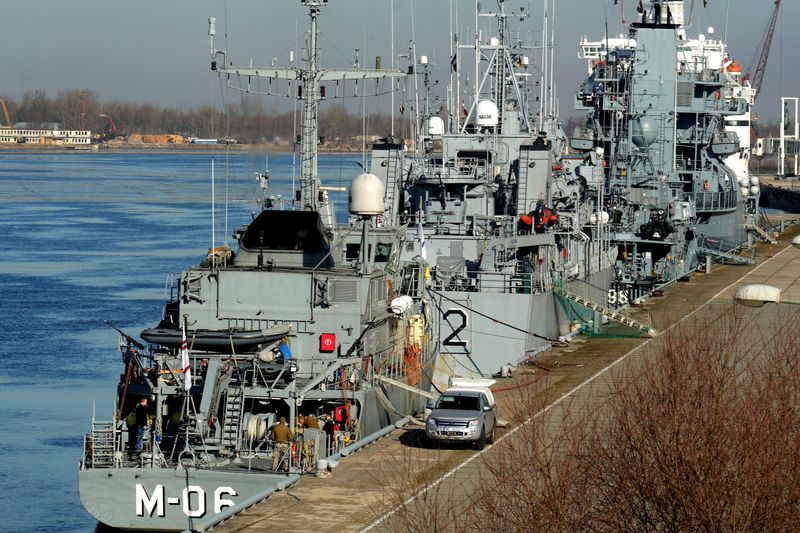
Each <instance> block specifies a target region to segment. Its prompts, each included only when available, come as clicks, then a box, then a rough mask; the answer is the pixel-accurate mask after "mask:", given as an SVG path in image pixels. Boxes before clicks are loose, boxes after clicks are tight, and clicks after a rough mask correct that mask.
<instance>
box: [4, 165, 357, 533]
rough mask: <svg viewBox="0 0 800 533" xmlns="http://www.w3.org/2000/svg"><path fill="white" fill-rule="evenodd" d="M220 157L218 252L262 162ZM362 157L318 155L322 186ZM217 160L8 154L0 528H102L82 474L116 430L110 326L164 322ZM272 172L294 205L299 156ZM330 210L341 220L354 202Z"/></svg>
mask: <svg viewBox="0 0 800 533" xmlns="http://www.w3.org/2000/svg"><path fill="white" fill-rule="evenodd" d="M213 158H214V160H215V167H216V172H215V175H216V176H215V177H216V185H217V186H216V197H217V201H218V202H221V201H224V199H225V196H226V191H227V197H228V199H229V200H230V201H229V203H228V204H229V206H230V207H229V208H228V220H229V222H228V223H227V231H226V222H225V209H224V206H223V205H222V204H221V203H218V205H217V210H216V240H217V244H221V242H222V240H223V239H224V237H225V233H227V234H228V235H230V233H231V231H232V229H233V228H234V227H236V226H238V225H240V224H242V223H245V222H247V221H248V220H250V217H251V213H252V212H253V210H255V209H257V208H256V205H255V202H252V201H250V200H252V199H253V198H255V197H256V195H258V194H259V191H258V188H257V183H256V180H255V176H254V173H256V172H259V171H263V169H264V166H265V156H264V155H256V154H235V155H230V156H226V155H225V154H224V153H221V154H216V155H214V156H213ZM359 159H360V157H358V156H349V155H348V156H338V155H336V156H334V155H331V156H322V157H321V159H320V174H321V176H322V177H323V183H325V184H327V185H341V186H344V185H347V184H348V183H349V181H350V179H351V178H352V177H354V176H355V175H357V174H359V173H360V172H361V170H360V169H359V167H358V166H357V165H356V161H358V160H359ZM211 160H212V154H209V153H203V154H196V153H158V154H133V155H130V154H113V153H76V154H51V153H34V152H21V153H17V152H13V153H11V152H0V198H2V208H1V209H0V235H2V236H3V238H4V239H5V241H4V242H5V243H6V244H5V249H6V251H5V252H3V253H2V255H0V289H1V291H2V292H0V297H2V299H3V305H2V308H1V310H0V421H2V430H0V465H2V468H0V509H4V510H5V513H4V516H3V518H2V520H1V521H0V531H14V532H23V531H26V532H27V531H59V532H86V531H93V530H94V529H95V526H96V522H95V521H94V520H93V519H92V518H91V517H90V516H89V515H88V514H87V513H86V512H85V511H84V510H83V507H82V506H81V504H80V501H79V499H78V488H77V468H78V460H79V458H80V455H81V446H82V444H83V434H84V433H85V432H86V431H87V430H88V429H89V426H90V419H91V416H92V410H93V409H96V410H97V412H98V418H100V419H108V417H109V416H110V413H111V411H112V409H113V406H114V388H115V384H116V381H117V379H118V377H119V373H120V371H121V369H122V365H121V363H120V354H119V352H118V351H117V350H116V346H117V333H116V332H115V331H114V330H113V329H111V328H110V327H108V326H106V325H105V324H104V320H107V321H109V322H111V323H113V324H114V325H116V326H117V327H120V328H122V329H124V330H126V331H127V332H130V333H132V334H134V335H135V336H138V332H139V331H141V330H142V329H143V328H145V327H150V326H153V325H155V324H156V323H157V322H158V320H159V319H160V317H161V312H162V306H163V303H164V287H165V281H166V276H167V274H170V273H172V274H174V273H177V272H179V271H180V270H182V269H184V268H186V267H188V266H190V265H192V264H196V263H197V262H199V261H200V259H202V257H203V256H204V255H205V253H206V251H207V250H208V248H209V247H210V246H211V235H212V228H211V226H212V224H211V170H210V169H211ZM269 168H270V173H271V180H270V194H274V195H276V196H277V195H278V194H282V195H283V196H284V197H287V198H290V197H291V190H292V174H293V172H292V156H291V155H271V156H270V158H269ZM297 175H298V176H299V170H298V171H297ZM226 184H227V185H226ZM334 201H335V203H336V205H337V212H339V213H342V211H343V210H344V208H345V204H346V202H347V195H346V194H344V193H337V194H335V195H334ZM340 218H341V215H340ZM229 240H230V238H229Z"/></svg>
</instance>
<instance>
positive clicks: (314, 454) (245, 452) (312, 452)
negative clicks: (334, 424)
mask: <svg viewBox="0 0 800 533" xmlns="http://www.w3.org/2000/svg"><path fill="white" fill-rule="evenodd" d="M319 422H320V429H318V430H317V429H312V428H305V429H304V430H303V431H302V432H296V433H295V435H294V439H293V440H292V441H291V442H290V443H289V447H288V449H287V450H286V452H285V454H282V455H281V456H280V457H279V458H278V465H279V468H287V469H288V470H289V471H290V472H296V471H297V470H299V471H301V472H310V471H313V470H314V469H315V468H316V465H317V462H318V461H319V460H320V459H326V458H328V457H331V456H333V455H338V454H339V453H340V452H341V451H342V449H344V448H345V447H347V446H349V445H350V443H352V442H356V441H358V440H359V439H360V438H361V434H360V431H359V429H358V427H357V426H356V427H354V428H351V429H345V430H339V429H338V428H336V429H335V430H334V432H333V434H328V433H326V432H325V431H324V424H325V422H324V421H323V420H320V421H319ZM274 451H275V442H274V441H273V440H272V439H271V438H269V437H265V438H264V439H260V440H253V441H248V442H247V443H246V446H245V448H244V449H242V450H241V457H242V459H243V460H244V461H245V463H247V461H248V460H249V459H253V458H256V457H264V458H266V457H272V455H273V453H274Z"/></svg>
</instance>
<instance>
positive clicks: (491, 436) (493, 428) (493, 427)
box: [486, 422, 497, 444]
mask: <svg viewBox="0 0 800 533" xmlns="http://www.w3.org/2000/svg"><path fill="white" fill-rule="evenodd" d="M495 429H497V422H495V424H494V425H493V426H492V432H491V433H490V434H489V438H488V439H486V442H487V443H489V444H494V430H495Z"/></svg>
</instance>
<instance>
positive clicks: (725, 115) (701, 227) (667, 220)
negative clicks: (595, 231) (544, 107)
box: [572, 0, 770, 302]
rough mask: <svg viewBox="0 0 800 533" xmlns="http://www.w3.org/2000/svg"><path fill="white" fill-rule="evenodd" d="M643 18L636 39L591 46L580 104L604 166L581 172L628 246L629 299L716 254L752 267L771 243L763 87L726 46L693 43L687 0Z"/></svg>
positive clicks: (621, 245) (620, 283) (623, 262)
mask: <svg viewBox="0 0 800 533" xmlns="http://www.w3.org/2000/svg"><path fill="white" fill-rule="evenodd" d="M637 11H639V17H640V20H639V21H637V22H634V23H633V24H632V25H631V26H630V30H629V34H628V35H627V36H620V37H619V38H615V39H609V38H608V37H606V38H605V39H603V40H602V41H597V42H594V43H589V42H588V41H584V42H583V43H582V44H581V46H582V49H583V54H584V57H585V58H586V59H587V60H588V61H589V62H590V63H589V76H588V78H586V80H585V81H584V82H583V83H582V84H581V86H580V88H579V90H578V92H577V95H576V108H577V109H581V110H585V111H586V112H587V119H586V126H585V128H579V129H578V130H577V131H576V132H575V134H574V136H573V138H572V146H573V147H574V148H576V149H577V150H579V151H580V152H582V153H584V154H587V155H586V156H584V158H583V159H581V160H580V161H581V162H585V161H587V160H589V159H592V160H594V161H596V162H598V163H599V164H600V167H602V172H597V170H598V168H597V166H595V167H594V168H590V169H586V166H585V165H580V166H576V168H575V169H574V171H573V173H574V175H576V176H577V177H578V178H579V179H580V180H581V185H582V187H584V189H585V190H586V191H587V192H586V193H587V194H588V195H589V196H594V197H595V198H596V200H595V201H597V202H598V203H602V205H603V210H604V211H605V212H606V214H607V215H606V216H605V218H606V219H607V220H608V223H609V226H610V228H611V232H612V237H611V238H612V240H613V241H614V243H615V244H616V245H617V247H618V249H619V255H618V258H617V261H616V266H615V270H616V273H615V287H614V289H612V290H613V291H614V292H612V293H610V299H616V300H618V299H619V298H620V297H622V298H623V299H624V301H626V302H627V301H633V300H634V299H636V298H639V297H641V296H643V295H644V296H646V295H647V294H649V293H651V292H652V291H653V290H654V289H657V288H659V287H662V286H665V285H667V284H669V283H671V282H672V281H674V280H676V279H680V278H681V277H683V276H685V275H686V274H687V273H689V272H692V271H694V270H696V269H697V268H698V266H700V265H701V263H702V262H703V260H704V258H706V257H710V258H712V259H713V260H715V261H727V262H734V263H737V262H738V263H742V262H749V261H750V260H749V259H747V258H743V257H742V256H741V255H740V254H739V253H738V252H739V251H740V250H741V249H742V248H743V247H745V246H747V245H748V244H750V243H751V242H752V238H751V236H752V237H756V238H764V239H769V238H770V237H769V235H768V234H766V233H765V232H764V231H763V230H762V229H761V228H759V226H758V225H757V216H756V209H757V203H758V194H759V187H758V181H757V178H751V177H750V176H749V175H748V173H747V159H748V158H749V150H750V147H749V146H748V144H749V133H750V131H749V130H750V128H749V115H750V106H751V104H752V101H753V91H752V89H751V87H750V86H749V83H748V82H747V81H745V80H743V79H742V74H741V69H740V68H738V66H736V65H735V63H734V62H733V60H732V59H731V58H730V57H729V56H728V55H727V51H726V48H725V44H724V43H723V42H721V41H716V40H712V39H707V38H706V36H705V35H701V36H699V37H697V38H695V39H690V38H689V37H688V36H687V34H686V28H685V24H684V3H683V1H664V0H652V1H648V2H644V3H641V2H640V4H639V9H638V10H637ZM711 31H713V30H711ZM740 135H742V136H743V137H744V138H743V139H740ZM751 180H752V181H751Z"/></svg>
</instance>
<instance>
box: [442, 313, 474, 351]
mask: <svg viewBox="0 0 800 533" xmlns="http://www.w3.org/2000/svg"><path fill="white" fill-rule="evenodd" d="M451 317H452V322H451ZM442 318H443V319H444V321H445V322H446V323H447V324H448V325H449V326H450V329H451V330H452V333H451V334H450V335H448V336H447V337H445V339H444V340H443V341H442V344H443V345H444V346H464V347H466V346H467V341H466V340H464V339H461V338H460V337H459V333H461V332H462V331H464V329H466V327H467V324H468V323H469V315H467V313H466V312H465V311H464V310H463V309H461V308H458V307H456V308H453V309H448V310H447V311H445V312H444V314H443V315H442Z"/></svg>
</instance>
